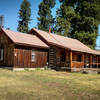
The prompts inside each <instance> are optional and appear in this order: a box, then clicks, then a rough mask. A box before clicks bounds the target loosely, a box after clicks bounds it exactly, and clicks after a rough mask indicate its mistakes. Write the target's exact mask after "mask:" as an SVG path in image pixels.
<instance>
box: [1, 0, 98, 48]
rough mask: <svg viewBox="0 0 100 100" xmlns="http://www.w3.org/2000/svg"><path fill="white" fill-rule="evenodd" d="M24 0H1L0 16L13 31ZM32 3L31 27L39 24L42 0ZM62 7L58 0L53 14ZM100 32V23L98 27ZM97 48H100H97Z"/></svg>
mask: <svg viewBox="0 0 100 100" xmlns="http://www.w3.org/2000/svg"><path fill="white" fill-rule="evenodd" d="M22 1H23V0H0V16H1V15H3V16H4V28H8V27H9V28H10V29H11V30H13V31H17V26H18V20H19V19H18V12H19V9H20V5H21V3H22ZM29 2H30V3H31V19H32V21H31V23H30V25H29V27H30V29H31V28H33V27H36V26H37V22H38V21H37V17H38V6H39V4H40V2H42V0H29ZM59 7H60V3H59V0H56V6H55V7H54V8H53V9H52V15H53V16H54V17H55V16H56V9H57V8H59ZM98 33H99V34H100V25H99V29H98ZM96 43H97V46H100V36H99V37H98V38H97V41H96ZM97 49H100V47H99V48H97Z"/></svg>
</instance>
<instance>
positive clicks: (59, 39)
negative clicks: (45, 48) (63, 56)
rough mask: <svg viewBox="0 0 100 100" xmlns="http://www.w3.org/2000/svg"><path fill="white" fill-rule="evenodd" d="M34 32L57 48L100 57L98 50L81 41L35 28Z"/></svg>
mask: <svg viewBox="0 0 100 100" xmlns="http://www.w3.org/2000/svg"><path fill="white" fill-rule="evenodd" d="M32 30H33V31H35V32H36V33H37V34H39V35H40V36H41V37H42V38H44V39H45V40H46V41H47V42H48V43H49V44H51V45H56V46H59V47H62V48H65V49H70V50H73V51H79V52H85V53H91V54H96V55H100V52H98V51H96V50H92V49H91V48H89V47H88V46H86V45H85V44H83V43H81V42H80V41H79V40H76V39H72V38H68V37H64V36H60V35H57V34H52V33H48V32H45V31H42V30H38V29H35V28H33V29H32ZM32 30H31V31H32Z"/></svg>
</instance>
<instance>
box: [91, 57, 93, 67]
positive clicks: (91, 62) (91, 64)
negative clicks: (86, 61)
mask: <svg viewBox="0 0 100 100" xmlns="http://www.w3.org/2000/svg"><path fill="white" fill-rule="evenodd" d="M92 57H93V56H92V55H90V67H91V68H92V63H93V60H92Z"/></svg>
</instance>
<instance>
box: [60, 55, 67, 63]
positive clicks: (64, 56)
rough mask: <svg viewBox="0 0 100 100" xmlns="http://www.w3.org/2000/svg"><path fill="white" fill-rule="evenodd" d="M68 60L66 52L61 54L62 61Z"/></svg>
mask: <svg viewBox="0 0 100 100" xmlns="http://www.w3.org/2000/svg"><path fill="white" fill-rule="evenodd" d="M65 61H66V54H65V53H62V55H61V62H65Z"/></svg>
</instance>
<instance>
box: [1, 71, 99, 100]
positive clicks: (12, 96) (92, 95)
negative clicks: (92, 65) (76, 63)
mask: <svg viewBox="0 0 100 100" xmlns="http://www.w3.org/2000/svg"><path fill="white" fill-rule="evenodd" d="M99 99H100V75H99V74H81V73H68V72H56V71H53V70H35V71H21V72H18V71H17V72H13V71H10V70H6V69H0V100H99Z"/></svg>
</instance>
